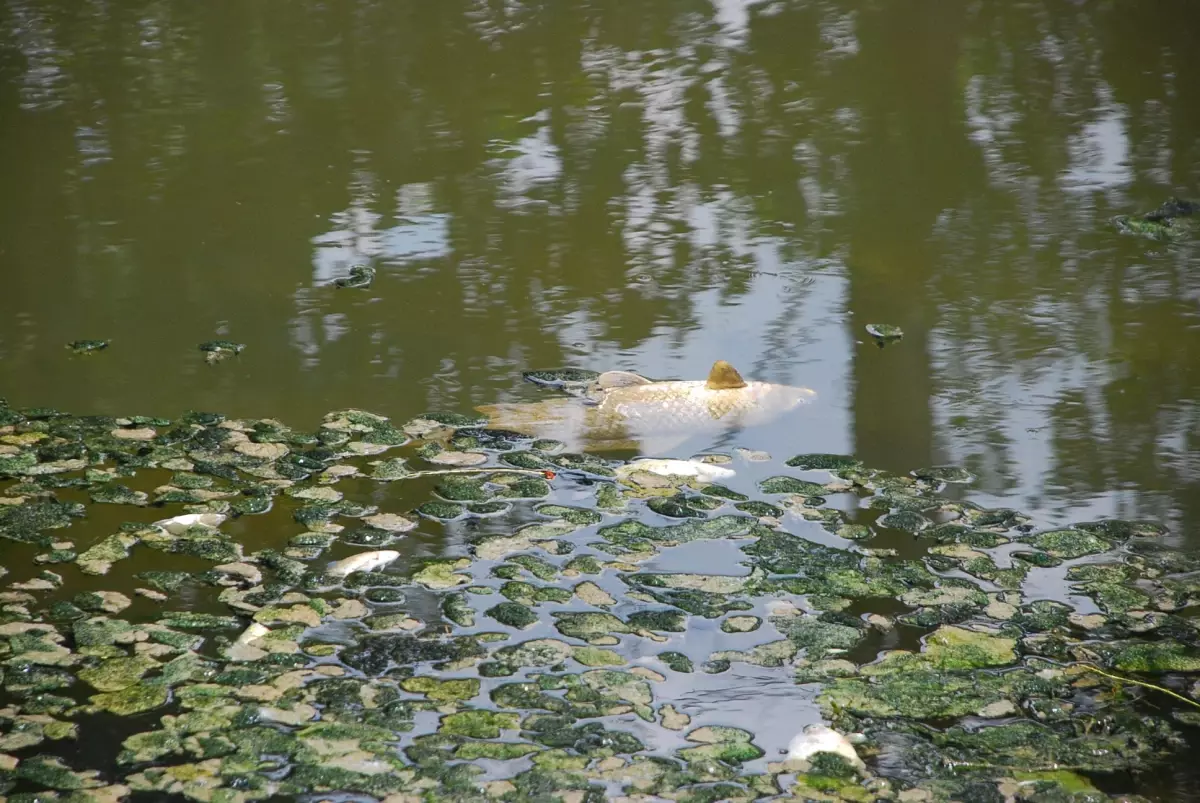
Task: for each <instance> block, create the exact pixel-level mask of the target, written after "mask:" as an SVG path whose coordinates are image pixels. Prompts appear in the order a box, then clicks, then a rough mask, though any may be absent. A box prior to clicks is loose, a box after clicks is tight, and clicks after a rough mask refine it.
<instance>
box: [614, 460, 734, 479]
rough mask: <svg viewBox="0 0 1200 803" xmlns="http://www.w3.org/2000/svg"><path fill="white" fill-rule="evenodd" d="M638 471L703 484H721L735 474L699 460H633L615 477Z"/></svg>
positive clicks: (620, 469) (619, 469) (727, 469)
mask: <svg viewBox="0 0 1200 803" xmlns="http://www.w3.org/2000/svg"><path fill="white" fill-rule="evenodd" d="M638 471H649V472H650V473H651V474H658V475H660V476H663V477H695V478H696V479H698V480H701V481H703V482H722V481H724V480H728V479H732V478H733V477H734V476H736V472H735V471H734V470H733V469H731V468H723V467H721V466H714V465H712V464H711V463H702V462H700V461H699V460H658V459H653V458H651V459H645V460H634V461H633V462H631V463H626V464H625V465H623V466H621V467H620V468H618V469H617V476H618V477H622V476H629V475H631V474H633V473H635V472H638Z"/></svg>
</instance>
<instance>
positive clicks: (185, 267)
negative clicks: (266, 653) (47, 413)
mask: <svg viewBox="0 0 1200 803" xmlns="http://www.w3.org/2000/svg"><path fill="white" fill-rule="evenodd" d="M951 6H952V7H951ZM1197 74H1200V17H1198V16H1197V13H1196V9H1194V8H1192V7H1191V5H1190V4H1188V3H1187V2H1183V0H1179V1H1178V2H1176V1H1173V0H1163V1H1162V2H1157V3H1148V2H1141V3H1117V2H1112V1H1111V0H1110V1H1107V2H1092V3H1037V2H1032V3H975V4H950V5H946V4H931V3H918V2H888V3H883V2H850V1H849V0H845V1H843V2H835V1H832V0H831V1H830V2H799V1H798V0H797V1H796V2H771V3H744V2H738V1H737V0H728V1H726V2H718V3H714V4H708V3H683V2H658V3H630V2H587V1H586V0H584V1H581V2H571V3H544V4H521V3H508V4H501V3H491V4H487V3H475V4H469V3H459V2H454V0H438V2H417V1H416V0H414V1H413V2H368V1H367V0H357V1H356V2H338V3H329V4H326V3H314V2H300V1H297V2H291V3H288V4H286V7H285V6H283V5H278V6H270V5H263V4H247V3H237V2H232V1H231V0H222V1H218V2H205V3H201V4H189V3H177V2H176V3H172V2H165V0H160V1H158V2H133V1H131V0H118V1H117V2H110V3H100V2H66V1H65V0H64V1H62V2H49V1H48V0H42V1H41V2H35V1H34V0H8V1H7V2H5V3H4V4H2V5H0V177H2V180H0V272H2V275H3V276H4V279H5V289H4V291H3V292H2V293H0V395H2V396H4V397H6V398H7V399H8V400H9V401H10V402H11V403H12V404H13V405H14V406H54V407H58V408H62V409H64V410H68V411H70V412H72V413H77V414H104V415H130V414H144V415H151V416H165V417H171V418H177V417H178V416H180V415H181V414H182V413H183V411H185V410H215V411H220V412H222V413H225V414H228V415H230V416H243V417H248V418H262V417H271V418H276V419H280V420H282V421H284V422H286V423H288V424H290V425H293V426H295V427H297V428H305V429H314V428H315V427H316V426H317V425H318V424H319V422H320V420H321V416H322V415H324V414H325V413H326V412H328V411H330V410H335V409H342V408H349V407H354V408H360V409H367V410H373V411H376V412H378V413H381V414H384V415H388V416H391V417H392V418H393V419H394V420H395V421H397V422H402V421H405V420H407V419H409V418H411V417H413V416H414V415H417V414H419V413H420V412H422V411H424V410H429V409H444V410H454V411H459V412H469V411H470V410H471V408H473V407H474V406H475V405H480V404H491V403H496V402H501V401H518V400H535V399H539V398H542V397H543V396H544V393H543V392H541V391H539V390H538V389H537V388H534V387H532V386H531V385H529V384H527V383H523V382H522V381H521V372H522V371H523V370H527V369H531V368H546V367H554V366H559V365H567V364H570V365H578V366H582V367H587V368H592V369H595V370H608V369H626V370H634V371H638V372H641V373H645V374H647V375H649V376H654V377H668V376H673V377H685V378H698V377H702V376H703V375H704V374H705V373H706V372H707V370H708V367H709V366H710V365H711V364H712V362H713V361H714V360H715V359H718V358H723V359H726V360H729V361H731V362H732V363H734V364H735V365H736V366H738V367H739V369H740V370H741V371H742V372H743V373H744V374H745V375H746V376H747V378H754V379H761V380H769V381H772V382H780V383H788V384H796V385H804V386H808V387H811V388H813V389H814V390H816V391H817V393H818V395H819V402H818V403H817V404H816V405H813V406H810V407H808V408H806V409H804V410H802V411H800V412H799V413H798V414H796V415H794V416H788V417H786V418H785V419H783V420H782V421H780V422H777V423H774V424H771V425H769V426H765V427H760V428H756V429H748V430H746V431H744V432H739V433H734V434H732V435H729V436H724V437H722V438H719V439H714V440H713V442H711V443H702V444H695V443H692V444H689V446H688V449H687V450H686V452H679V453H678V454H677V455H676V456H686V454H690V453H691V452H693V451H696V450H698V449H706V448H713V449H718V450H724V451H729V450H730V449H731V448H732V447H733V446H741V447H746V448H750V449H765V450H768V451H770V452H771V454H772V455H774V456H775V457H776V458H786V457H788V456H790V455H793V454H798V453H804V452H834V453H852V454H855V455H857V456H859V457H860V458H862V459H863V460H864V461H865V462H866V464H867V465H869V466H872V467H878V468H883V469H888V470H892V471H896V472H900V473H903V472H907V471H909V470H911V469H913V468H917V467H920V466H928V465H935V464H943V463H946V464H957V465H962V466H965V467H967V468H969V469H970V470H971V471H972V472H973V473H974V474H975V475H976V476H977V481H976V482H975V483H974V484H973V485H972V486H970V488H969V490H967V491H964V492H963V494H964V495H965V496H966V497H967V498H969V499H971V500H973V501H975V502H977V503H979V504H981V505H984V506H993V507H996V506H1004V507H1014V508H1018V509H1020V510H1023V511H1025V512H1027V513H1030V514H1032V515H1034V516H1036V518H1037V523H1038V525H1039V526H1050V525H1055V524H1066V523H1069V522H1074V521H1086V520H1089V519H1095V518H1098V517H1103V516H1116V517H1121V518H1127V519H1133V518H1150V519H1154V520H1157V521H1161V522H1163V523H1164V524H1166V525H1168V526H1169V527H1170V530H1171V534H1172V538H1173V541H1172V543H1175V544H1178V545H1182V546H1200V544H1197V543H1196V541H1195V531H1196V529H1197V527H1198V526H1200V490H1198V482H1200V476H1198V473H1197V462H1196V459H1195V456H1194V454H1193V452H1194V449H1195V447H1196V440H1197V438H1198V437H1200V407H1197V402H1196V399H1197V398H1200V333H1198V332H1197V321H1198V320H1200V279H1197V277H1198V276H1200V252H1198V251H1197V248H1196V242H1195V240H1194V239H1190V238H1186V237H1185V238H1180V239H1177V240H1175V241H1172V242H1160V241H1155V240H1149V239H1144V238H1138V237H1133V236H1128V235H1122V234H1120V233H1119V232H1118V231H1117V229H1116V227H1115V226H1114V225H1113V223H1112V220H1111V219H1112V218H1113V217H1114V216H1116V215H1122V214H1129V215H1136V214H1141V213H1144V212H1147V211H1149V210H1152V209H1154V208H1155V207H1157V206H1159V204H1161V203H1162V202H1163V201H1164V200H1165V199H1167V198H1168V197H1170V196H1179V197H1182V198H1192V199H1197V197H1198V196H1200V83H1197V82H1196V81H1195V80H1189V76H1195V75H1197ZM356 264H366V265H371V266H373V267H374V268H376V270H377V273H376V276H375V279H374V281H373V282H372V283H371V285H370V287H369V288H367V289H343V288H338V287H336V286H335V284H334V281H335V280H336V279H337V278H339V277H341V276H344V275H345V274H346V273H347V271H348V270H349V268H350V267H351V266H353V265H356ZM872 323H887V324H893V325H896V326H899V327H901V328H902V329H903V331H904V337H903V339H902V340H900V341H899V342H896V343H893V344H891V345H888V346H887V347H886V348H879V347H878V346H877V345H876V344H875V343H874V342H873V340H872V338H871V337H870V336H869V335H868V334H867V333H866V331H865V327H866V325H867V324H872ZM82 338H103V339H111V341H112V343H111V345H110V347H109V348H107V349H106V350H104V351H102V352H99V353H97V354H93V355H85V356H76V355H74V354H72V353H71V352H70V351H69V350H68V349H66V348H65V344H66V343H67V342H69V341H74V340H78V339H82ZM212 339H229V340H233V341H236V342H239V343H244V344H246V349H245V351H244V352H243V353H242V354H241V355H239V356H237V357H234V358H230V359H227V360H224V361H222V362H220V363H217V364H211V365H210V364H208V363H206V361H205V359H204V355H203V354H202V353H201V352H200V351H199V350H198V349H197V344H199V343H200V342H202V341H207V340H212ZM168 476H169V475H168V474H167V473H166V472H165V471H164V472H159V473H158V474H154V473H150V474H147V475H146V476H145V477H144V478H139V479H138V480H136V481H131V482H130V484H131V486H133V487H135V488H139V489H142V490H152V489H153V488H154V487H155V486H157V485H160V484H161V483H162V482H164V481H165V480H166V479H167V477H168ZM354 482H359V481H354ZM429 487H430V486H428V485H425V486H420V487H416V485H415V483H414V489H406V490H405V491H403V495H401V492H400V491H393V490H388V491H383V490H379V489H378V488H377V487H376V486H374V485H372V484H370V483H363V484H362V485H361V486H358V485H356V486H354V492H356V493H357V495H358V497H361V498H370V499H372V500H373V501H374V503H376V504H380V503H383V504H384V505H385V506H387V505H391V506H392V507H398V508H399V509H402V505H403V504H417V503H418V502H420V501H422V500H423V499H424V498H427V496H428V491H429ZM347 493H348V495H354V493H352V492H351V491H349V490H348V491H347ZM62 496H63V497H64V498H67V497H69V493H65V494H62ZM84 498H86V496H80V499H84ZM96 507H99V508H100V509H99V510H95V509H93V508H96ZM156 517H158V514H156V513H155V512H154V511H145V515H142V516H141V518H140V519H139V520H141V519H144V520H146V521H151V520H153V519H154V518H156ZM128 518H130V516H129V515H127V514H125V513H122V514H120V515H118V514H117V513H113V512H112V511H111V510H109V509H108V508H107V506H92V508H90V509H89V514H88V519H87V522H86V523H80V524H77V525H75V527H73V528H72V531H71V532H72V537H77V536H78V533H77V531H78V532H83V533H90V534H92V535H95V536H100V535H103V534H106V533H109V532H112V531H113V528H114V527H115V526H116V525H117V524H118V523H119V522H120V521H124V520H127V519H128ZM266 520H267V521H270V522H271V524H270V525H269V526H264V525H263V524H262V523H260V521H259V520H254V522H255V523H254V524H253V525H250V524H247V523H246V522H247V521H250V520H249V519H247V520H240V519H239V520H236V521H235V522H232V523H230V524H229V525H226V529H227V530H229V531H231V532H232V533H233V534H234V535H235V536H236V537H237V538H238V539H239V540H240V541H243V542H245V543H249V544H252V545H253V547H254V548H262V547H265V546H269V545H272V544H274V545H275V546H278V545H280V544H282V543H283V542H285V541H286V540H287V539H288V538H290V537H291V536H293V535H295V531H296V528H295V525H294V523H293V522H291V521H290V519H289V518H288V517H287V516H275V515H274V514H272V516H269V517H267V518H266ZM484 521H486V520H484ZM479 526H481V527H483V528H484V530H486V529H487V527H489V526H490V527H493V528H496V529H503V528H504V527H511V525H510V524H501V523H493V524H490V525H489V524H481V525H479ZM464 539H465V535H464V534H463V533H461V532H459V531H457V530H456V527H455V526H447V527H445V528H442V527H440V526H434V525H429V526H426V525H423V526H422V527H421V529H420V530H419V531H418V532H417V534H415V535H413V536H412V537H411V538H410V539H408V540H406V541H405V542H404V543H405V545H404V546H400V547H397V548H398V549H400V550H401V551H404V552H405V555H406V557H412V556H430V555H440V554H443V553H445V552H446V550H447V549H450V550H452V549H453V548H454V547H455V546H459V545H461V544H462V543H464ZM81 543H86V539H84V540H83V541H82V542H81ZM886 546H889V547H894V548H897V549H900V550H901V553H902V555H904V557H911V555H909V554H908V553H907V552H906V551H905V547H906V544H901V543H891V542H889V543H888V544H886ZM907 546H909V547H910V549H911V545H907ZM689 548H690V547H689ZM9 549H10V547H9V546H4V545H0V550H5V551H7V550H9ZM0 554H4V552H0ZM31 554H32V553H31ZM21 555H22V557H21V561H20V564H21V568H20V569H14V572H15V574H19V575H21V577H22V578H23V577H24V576H25V575H27V574H28V572H29V569H30V566H29V562H28V560H26V559H25V557H27V556H25V555H24V553H21ZM728 557H729V556H728V555H725V554H723V553H721V552H720V551H719V550H718V551H714V552H701V553H698V556H693V557H689V558H686V559H685V558H680V560H681V561H684V563H686V561H687V560H692V561H694V562H698V563H696V565H692V566H690V567H685V568H679V567H677V566H676V565H675V564H674V563H672V565H671V566H669V567H668V568H667V569H664V570H669V571H700V570H701V569H700V568H697V566H701V567H702V566H709V567H710V568H711V567H712V566H713V565H714V564H719V563H721V562H722V561H726V560H727V559H728ZM139 561H143V562H144V561H150V562H152V561H153V556H145V555H142V556H137V557H135V559H134V560H131V561H130V568H129V569H128V570H127V572H126V570H124V569H121V570H119V571H117V572H115V573H114V575H113V576H110V577H107V578H103V581H102V582H101V581H94V580H88V581H87V582H90V583H93V584H94V586H95V587H96V588H127V587H128V586H129V585H130V584H131V583H132V581H131V580H130V579H128V578H130V577H132V575H133V574H134V573H136V572H138V571H143V570H144V569H145V568H146V566H145V565H143V563H139ZM4 563H5V564H6V565H8V563H9V561H7V560H5V561H4ZM680 565H683V564H680ZM122 572H126V573H125V574H122ZM22 573H24V574H22ZM1047 583H1049V586H1048V587H1047V588H1046V589H1040V590H1039V589H1034V594H1035V596H1036V594H1037V593H1041V592H1042V591H1044V593H1045V595H1046V596H1049V597H1056V598H1060V597H1062V596H1063V594H1064V592H1063V590H1062V588H1061V582H1059V584H1058V585H1055V584H1054V583H1052V582H1050V581H1047ZM139 604H140V603H139ZM862 660H867V659H866V658H863V659H862ZM715 677H717V678H725V677H727V676H724V675H719V676H715ZM709 680H711V679H709ZM790 690H791V687H790V686H789V687H787V688H786V689H785V690H784V691H790ZM696 693H697V694H699V695H701V696H703V695H702V693H701V692H699V691H698V692H696ZM782 693H783V692H782V691H781V694H782ZM722 694H725V695H726V696H725V697H722V698H721V699H723V700H724V701H725V703H726V704H728V700H729V699H731V698H733V697H736V694H735V693H734V692H730V691H726V692H722ZM718 696H720V695H718ZM784 730H786V729H784ZM1139 783H1145V782H1144V781H1139ZM1190 785H1192V784H1191V782H1190V781H1188V780H1187V779H1186V778H1185V779H1184V780H1182V781H1181V782H1180V783H1179V784H1178V787H1179V788H1178V789H1177V790H1176V791H1172V792H1166V791H1162V790H1160V789H1158V787H1150V788H1148V790H1147V792H1146V793H1147V794H1148V795H1160V794H1161V795H1164V796H1165V797H1163V798H1162V799H1168V798H1169V796H1170V795H1175V796H1177V797H1179V796H1182V795H1184V794H1185V791H1184V790H1185V789H1186V788H1187V787H1188V786H1190ZM1124 790H1125V787H1121V788H1120V789H1116V790H1115V791H1124ZM1180 799H1183V798H1182V797H1180Z"/></svg>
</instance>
